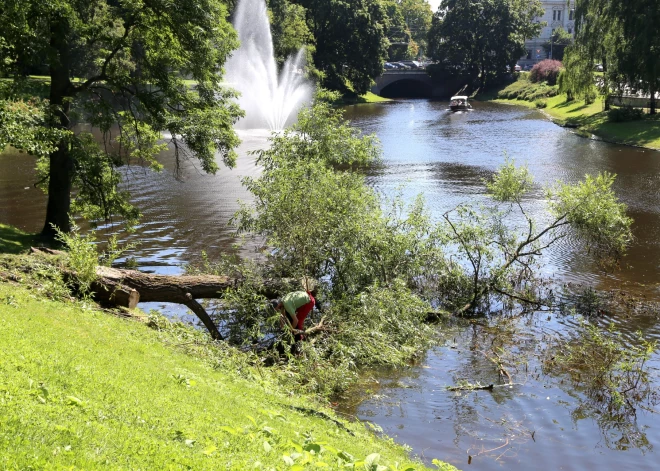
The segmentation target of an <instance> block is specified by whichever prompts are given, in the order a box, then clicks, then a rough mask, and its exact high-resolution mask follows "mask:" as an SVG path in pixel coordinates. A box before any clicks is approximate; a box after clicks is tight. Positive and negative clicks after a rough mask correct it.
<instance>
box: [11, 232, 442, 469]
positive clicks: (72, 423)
mask: <svg viewBox="0 0 660 471" xmlns="http://www.w3.org/2000/svg"><path fill="white" fill-rule="evenodd" d="M29 241H30V236H29V235H28V234H24V233H21V232H19V231H13V230H12V228H9V227H7V226H3V227H2V231H0V251H1V252H5V253H4V254H0V257H2V258H6V257H15V256H14V255H7V254H6V252H9V251H11V252H16V251H17V250H16V248H17V247H19V246H22V243H28V242H29ZM23 247H24V245H23ZM1 274H2V273H0V275H1ZM3 278H5V277H2V276H0V279H3ZM14 278H15V277H14ZM117 314H120V315H117ZM0 330H1V331H2V333H3V334H2V336H0V422H1V426H0V449H2V450H3V453H2V456H0V468H2V469H27V468H32V467H35V468H41V467H53V468H58V469H59V468H81V469H100V468H103V469H112V468H131V469H138V468H139V469H173V468H176V469H179V468H186V469H218V468H220V467H223V469H224V467H225V466H226V467H227V469H236V470H239V469H240V470H242V469H270V468H271V467H276V466H279V467H282V466H286V468H287V469H300V470H302V469H316V468H317V467H329V468H332V469H336V468H339V467H342V466H344V465H345V464H348V463H354V464H355V465H356V467H357V466H362V464H360V463H367V462H369V460H372V461H373V462H375V461H376V460H378V463H379V464H381V465H386V466H394V465H395V463H399V465H398V466H399V467H398V468H391V469H410V470H413V469H414V470H425V469H428V468H426V467H425V466H423V465H422V464H420V463H419V462H414V461H412V460H411V459H410V457H409V456H408V455H407V451H406V449H405V448H404V447H402V446H400V445H397V444H395V443H394V442H393V441H392V440H383V439H379V438H377V437H376V436H375V435H373V434H372V433H371V432H369V431H368V430H367V429H366V428H365V427H364V426H363V425H362V424H361V423H358V422H348V421H345V420H338V419H337V418H336V416H335V415H334V413H333V412H332V410H330V409H328V408H327V407H325V406H324V405H323V402H322V401H321V400H318V399H316V398H314V397H311V396H306V395H300V394H299V393H298V392H297V391H295V390H291V387H290V386H288V385H287V381H286V371H284V370H285V368H282V369H279V368H264V367H261V366H260V364H259V363H258V362H257V361H255V360H256V359H255V358H253V357H252V356H250V355H248V354H244V353H241V352H239V351H236V350H234V349H232V348H229V347H227V346H225V345H223V344H213V343H211V342H209V340H208V337H207V335H205V334H204V333H202V332H200V331H198V330H196V329H193V328H192V327H188V326H185V325H183V324H176V323H171V322H170V321H168V320H166V319H165V318H163V317H161V316H158V315H146V314H143V313H139V312H134V313H127V312H124V313H115V315H111V314H109V313H108V312H107V311H103V310H101V309H99V308H97V307H95V306H94V305H90V304H89V303H88V302H62V301H55V300H51V299H46V298H44V297H41V296H39V295H38V294H37V293H36V292H35V291H34V290H28V289H27V288H26V287H25V286H23V285H21V284H18V283H15V282H11V281H2V282H0ZM374 454H378V455H379V458H377V457H376V455H374ZM368 469H372V468H368ZM373 469H375V468H373ZM441 469H445V470H453V469H454V468H453V467H451V466H449V465H446V466H444V465H443V467H441Z"/></svg>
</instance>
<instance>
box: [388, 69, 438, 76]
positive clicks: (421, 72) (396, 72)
mask: <svg viewBox="0 0 660 471" xmlns="http://www.w3.org/2000/svg"><path fill="white" fill-rule="evenodd" d="M408 74H418V75H428V74H427V73H426V70H419V69H410V70H392V69H385V70H383V75H408Z"/></svg>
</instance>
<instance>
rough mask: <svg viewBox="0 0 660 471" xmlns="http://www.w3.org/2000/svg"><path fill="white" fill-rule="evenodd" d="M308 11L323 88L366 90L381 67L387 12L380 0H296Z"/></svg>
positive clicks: (385, 48) (380, 70)
mask: <svg viewBox="0 0 660 471" xmlns="http://www.w3.org/2000/svg"><path fill="white" fill-rule="evenodd" d="M294 3H297V4H299V5H302V6H303V7H305V8H306V10H307V23H308V26H309V28H310V30H311V32H312V34H313V35H314V38H315V41H316V52H315V53H314V65H315V67H316V68H317V69H318V70H319V71H320V73H321V74H322V79H321V83H322V85H323V86H324V87H326V88H329V89H332V90H338V91H340V92H344V93H345V92H354V93H357V94H363V93H366V92H367V91H368V90H369V88H370V86H371V82H372V81H373V79H374V78H376V77H378V76H379V75H380V74H381V73H382V70H383V62H384V60H385V56H386V53H387V40H386V37H385V22H386V13H385V10H384V8H383V6H382V4H381V2H380V1H379V0H353V1H351V2H346V1H341V0H295V2H294Z"/></svg>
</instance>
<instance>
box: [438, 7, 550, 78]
mask: <svg viewBox="0 0 660 471" xmlns="http://www.w3.org/2000/svg"><path fill="white" fill-rule="evenodd" d="M542 14H543V9H542V7H541V3H540V2H539V1H538V0H532V1H528V0H482V1H480V2H468V1H463V0H443V2H442V3H441V4H440V8H439V9H438V11H437V12H436V13H435V15H434V17H433V23H432V25H431V29H430V31H429V35H428V41H429V55H430V56H431V57H432V58H433V59H435V60H437V61H438V62H439V63H440V64H441V65H442V66H443V67H444V68H446V69H448V70H449V71H451V72H454V73H457V74H466V75H468V76H469V77H471V78H472V79H473V80H475V81H478V83H479V85H480V86H481V87H485V86H487V85H488V83H489V82H491V81H492V80H495V79H497V78H498V77H499V76H502V75H504V74H506V73H507V66H508V67H509V70H513V67H514V66H515V64H516V62H517V61H518V60H519V59H520V57H521V56H522V55H523V54H524V52H525V40H526V39H531V38H534V37H537V36H538V35H539V33H540V30H541V27H542V25H541V24H540V23H538V22H536V21H535V20H536V18H537V17H538V16H541V15H542Z"/></svg>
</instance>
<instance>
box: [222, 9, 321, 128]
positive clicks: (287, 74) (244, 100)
mask: <svg viewBox="0 0 660 471" xmlns="http://www.w3.org/2000/svg"><path fill="white" fill-rule="evenodd" d="M234 28H235V29H236V31H237V32H238V38H239V40H240V42H241V45H240V47H239V48H238V49H237V50H236V51H234V53H233V55H232V56H231V57H230V58H229V60H228V61H227V66H226V80H227V82H228V84H229V85H230V86H231V87H232V88H234V89H235V90H237V91H238V92H239V93H240V97H239V105H240V107H241V108H242V109H243V110H244V111H245V117H244V118H242V119H241V120H240V121H239V122H238V124H237V128H239V129H270V130H275V131H277V130H281V129H284V127H285V126H287V125H288V124H290V123H291V121H292V120H294V119H295V117H296V115H297V113H298V110H300V108H301V107H302V106H304V105H305V104H306V103H308V102H309V101H310V99H311V97H312V92H313V87H312V85H311V83H310V82H309V81H308V80H307V79H306V78H305V76H304V74H303V72H302V70H303V67H304V64H305V57H304V49H301V50H299V51H298V53H297V54H295V55H292V56H290V57H289V58H288V59H287V60H286V62H285V64H284V67H283V68H282V70H281V71H280V73H279V75H278V71H277V64H276V62H275V55H274V53H273V37H272V35H271V32H270V22H269V21H268V11H267V9H266V2H265V1H264V0H240V1H239V3H238V7H237V9H236V13H235V14H234Z"/></svg>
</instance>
